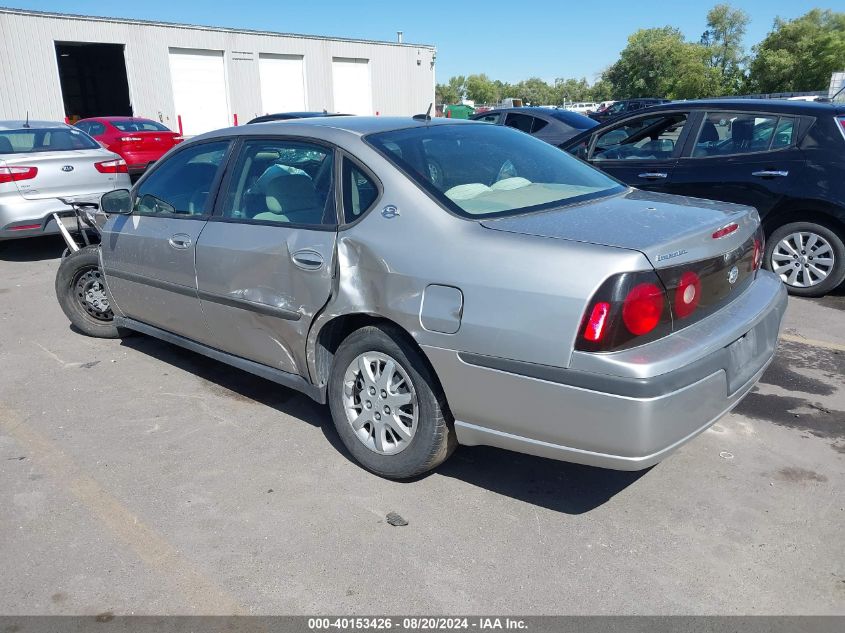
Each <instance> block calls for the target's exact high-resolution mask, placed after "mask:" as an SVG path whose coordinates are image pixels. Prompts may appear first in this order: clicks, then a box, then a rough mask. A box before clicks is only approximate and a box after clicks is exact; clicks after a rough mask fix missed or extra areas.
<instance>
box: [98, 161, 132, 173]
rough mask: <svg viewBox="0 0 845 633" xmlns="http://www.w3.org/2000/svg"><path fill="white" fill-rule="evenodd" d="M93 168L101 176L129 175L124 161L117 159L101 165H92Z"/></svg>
mask: <svg viewBox="0 0 845 633" xmlns="http://www.w3.org/2000/svg"><path fill="white" fill-rule="evenodd" d="M94 167H96V168H97V171H98V172H100V173H101V174H126V173H129V169H127V167H126V161H125V160H123V159H122V158H117V159H115V160H106V161H103V162H102V163H94Z"/></svg>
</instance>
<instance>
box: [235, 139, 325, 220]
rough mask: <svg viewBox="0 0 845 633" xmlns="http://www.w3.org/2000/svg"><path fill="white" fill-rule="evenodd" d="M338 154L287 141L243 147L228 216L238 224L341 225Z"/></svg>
mask: <svg viewBox="0 0 845 633" xmlns="http://www.w3.org/2000/svg"><path fill="white" fill-rule="evenodd" d="M333 164H334V152H333V151H332V150H330V149H328V148H326V147H323V146H321V145H313V144H310V143H300V142H296V141H284V140H273V139H267V140H254V141H247V142H246V143H244V146H243V149H242V150H241V153H240V156H239V157H238V160H237V162H236V163H235V168H234V169H233V170H232V177H231V179H230V181H229V185H228V187H227V191H226V197H225V198H224V202H223V217H224V218H230V219H234V220H248V221H253V222H267V223H270V224H297V225H303V226H336V225H337V214H336V211H335V209H336V207H335V205H334V196H333V195H332V191H333V189H332V172H333V168H332V165H333Z"/></svg>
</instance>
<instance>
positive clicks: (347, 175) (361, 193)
mask: <svg viewBox="0 0 845 633" xmlns="http://www.w3.org/2000/svg"><path fill="white" fill-rule="evenodd" d="M376 198H378V187H377V186H376V183H375V182H373V180H372V179H371V178H370V177H369V176H367V175H366V174H365V173H364V172H363V171H361V170H360V169H359V168H358V167H356V166H355V163H353V162H352V161H351V160H349V159H348V158H344V159H343V219H344V220H345V221H346V222H354V221H355V220H357V219H358V218H360V217H361V216H362V215H363V214H364V213H366V211H367V210H368V209H369V208H370V207H371V206H373V203H374V202H375V201H376Z"/></svg>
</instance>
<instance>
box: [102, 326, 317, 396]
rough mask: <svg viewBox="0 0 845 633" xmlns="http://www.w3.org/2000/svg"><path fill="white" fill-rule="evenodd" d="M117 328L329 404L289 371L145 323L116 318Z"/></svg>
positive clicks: (299, 377)
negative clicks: (190, 352)
mask: <svg viewBox="0 0 845 633" xmlns="http://www.w3.org/2000/svg"><path fill="white" fill-rule="evenodd" d="M114 324H115V325H116V326H117V327H124V328H127V329H129V330H134V331H136V332H140V333H141V334H146V335H148V336H152V337H154V338H157V339H160V340H162V341H165V342H167V343H172V344H173V345H178V346H179V347H184V348H185V349H188V350H190V351H192V352H196V353H197V354H202V355H203V356H207V357H208V358H211V359H214V360H216V361H220V362H221V363H226V364H227V365H231V366H232V367H235V368H237V369H242V370H243V371H246V372H249V373H250V374H253V375H255V376H260V377H261V378H265V379H266V380H270V381H271V382H275V383H276V384H279V385H282V386H284V387H289V388H291V389H295V390H296V391H299V392H301V393H304V394H305V395H306V396H308V397H309V398H311V399H312V400H314V401H316V402H318V403H320V404H325V403H326V389H325V387H323V388H321V387H317V386H315V385H313V384H311V383H310V382H309V381H308V380H306V379H305V378H303V377H302V376H299V375H297V374H291V373H288V372H286V371H282V370H281V369H276V368H275V367H270V366H268V365H262V364H261V363H256V362H255V361H251V360H247V359H246V358H241V357H240V356H235V355H233V354H229V353H228V352H223V351H221V350H219V349H215V348H213V347H209V346H208V345H203V344H202V343H198V342H197V341H194V340H192V339H189V338H185V337H184V336H180V335H178V334H174V333H173V332H168V331H167V330H162V329H161V328H157V327H155V326H152V325H148V324H146V323H142V322H141V321H136V320H135V319H130V318H127V317H120V316H115V317H114Z"/></svg>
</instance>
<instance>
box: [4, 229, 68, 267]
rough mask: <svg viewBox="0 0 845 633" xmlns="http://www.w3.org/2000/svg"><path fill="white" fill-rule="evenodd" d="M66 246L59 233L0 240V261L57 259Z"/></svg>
mask: <svg viewBox="0 0 845 633" xmlns="http://www.w3.org/2000/svg"><path fill="white" fill-rule="evenodd" d="M66 248H67V245H66V244H65V242H64V240H63V239H62V237H61V236H60V235H45V236H44V237H27V238H23V239H19V240H4V241H2V242H0V261H5V262H37V261H44V260H48V259H59V258H60V257H61V256H62V253H63V252H64V251H65V249H66Z"/></svg>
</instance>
